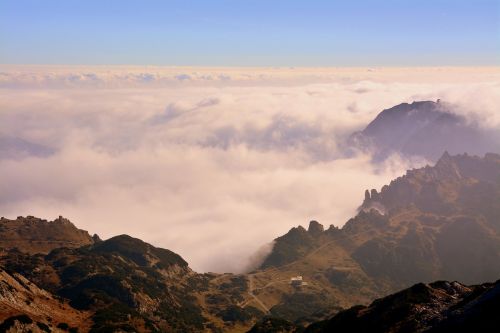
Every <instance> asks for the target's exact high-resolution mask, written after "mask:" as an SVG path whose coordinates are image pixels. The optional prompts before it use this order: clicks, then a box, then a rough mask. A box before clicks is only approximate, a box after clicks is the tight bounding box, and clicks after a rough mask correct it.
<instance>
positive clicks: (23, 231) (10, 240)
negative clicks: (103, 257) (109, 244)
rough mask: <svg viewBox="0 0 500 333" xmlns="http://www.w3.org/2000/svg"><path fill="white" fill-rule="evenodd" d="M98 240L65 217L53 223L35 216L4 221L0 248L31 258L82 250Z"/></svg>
mask: <svg viewBox="0 0 500 333" xmlns="http://www.w3.org/2000/svg"><path fill="white" fill-rule="evenodd" d="M95 239H98V236H97V235H94V238H93V237H91V236H90V235H89V233H88V232H87V231H85V230H81V229H78V228H77V227H75V225H74V224H72V223H71V222H70V221H69V220H68V219H65V218H64V217H62V216H59V217H58V218H57V219H55V220H54V221H50V222H49V221H47V220H43V219H40V218H36V217H33V216H26V217H23V216H19V217H18V218H17V219H15V220H10V219H7V218H4V217H2V218H1V219H0V248H3V249H4V250H9V249H14V248H15V249H17V250H19V251H21V252H25V253H30V254H35V253H45V254H47V253H49V252H50V251H52V250H53V249H56V248H60V247H68V248H78V247H81V246H84V245H90V244H94V242H95Z"/></svg>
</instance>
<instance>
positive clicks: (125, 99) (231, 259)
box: [0, 67, 500, 271]
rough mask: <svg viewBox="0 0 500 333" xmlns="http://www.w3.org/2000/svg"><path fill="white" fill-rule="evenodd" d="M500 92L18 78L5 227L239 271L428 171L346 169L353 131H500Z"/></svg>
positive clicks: (438, 83)
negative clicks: (58, 230)
mask: <svg viewBox="0 0 500 333" xmlns="http://www.w3.org/2000/svg"><path fill="white" fill-rule="evenodd" d="M499 78H500V74H499V71H498V69H496V68H489V69H484V68H479V69H478V68H431V69H425V68H412V69H394V68H393V69H384V68H377V69H366V68H364V69H262V68H260V69H218V68H102V67H88V68H78V67H27V68H17V67H3V68H0V87H1V88H0V104H1V105H2V108H1V109H2V110H1V111H0V140H2V141H1V142H2V143H3V146H2V145H0V148H1V149H2V150H3V152H2V156H1V157H0V186H1V192H0V215H2V216H8V217H15V216H17V215H28V214H30V215H36V216H40V217H45V218H53V217H55V216H57V215H64V216H66V217H68V218H70V219H71V220H72V221H74V222H75V223H76V224H77V225H78V226H79V227H81V228H84V229H87V230H89V231H90V232H96V233H98V234H99V235H101V236H102V237H105V238H106V237H110V236H113V235H116V234H121V233H128V234H131V235H133V236H136V237H140V238H142V239H144V240H146V241H148V242H151V243H153V244H155V245H157V246H162V247H165V248H169V249H171V250H173V251H176V252H178V253H179V254H181V255H182V256H183V257H184V258H185V259H186V260H188V262H189V263H190V264H191V266H192V267H193V268H195V269H197V270H200V271H240V270H242V269H244V268H245V267H247V265H248V260H250V258H251V257H252V254H253V253H255V251H257V250H258V249H259V248H261V247H262V246H263V245H265V244H268V243H269V242H271V241H272V239H273V238H275V237H277V236H279V235H281V234H283V233H284V232H286V231H287V230H288V229H289V228H290V227H292V226H295V225H298V224H302V225H306V224H307V222H308V221H309V220H311V219H316V220H319V221H320V222H322V223H323V224H326V225H329V224H334V225H337V226H340V225H342V224H343V223H345V222H346V220H347V219H348V218H349V217H351V216H352V215H353V214H354V213H355V210H356V208H357V207H358V205H359V204H360V203H361V201H362V198H363V194H364V189H366V188H380V187H381V186H382V185H383V184H386V183H387V182H389V181H390V180H391V179H392V178H394V177H396V176H399V175H400V174H401V173H403V172H404V170H405V169H406V168H408V167H411V166H415V163H413V164H412V163H410V162H408V161H405V160H403V159H401V158H399V157H397V156H395V157H394V158H392V159H390V160H388V161H387V162H386V163H385V164H384V165H378V166H374V165H372V164H371V163H370V156H366V155H358V156H356V157H351V158H346V157H344V155H343V154H342V151H341V150H340V148H339V147H340V145H339V144H340V142H341V141H342V139H343V138H345V137H346V136H347V135H349V134H350V133H351V132H352V131H355V130H358V129H360V128H362V127H364V126H365V125H366V124H367V123H368V122H369V121H370V120H371V119H372V118H373V117H375V115H376V114H377V113H378V112H380V111H381V110H382V109H384V108H388V107H391V106H393V105H395V104H399V103H401V102H411V101H413V100H420V99H437V98H441V99H443V100H447V101H449V102H451V103H454V104H456V105H457V110H458V112H461V113H464V114H466V115H467V116H469V117H470V118H471V119H472V118H474V119H477V120H479V121H480V122H481V123H483V124H484V126H489V127H495V126H498V125H499V124H500V116H499V114H498V112H497V111H496V110H497V105H499V102H500V97H499V96H498V93H497V91H498V89H499V88H500V85H499V82H500V81H499ZM20 142H21V143H20ZM7 146H8V147H7ZM7 148H8V154H7V153H4V152H7ZM421 163H425V161H420V162H418V163H417V164H421ZM252 260H253V259H252Z"/></svg>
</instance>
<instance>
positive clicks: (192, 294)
mask: <svg viewBox="0 0 500 333" xmlns="http://www.w3.org/2000/svg"><path fill="white" fill-rule="evenodd" d="M0 266H2V267H4V269H5V271H7V272H10V273H12V274H14V273H15V274H21V275H22V276H23V277H24V278H26V279H28V280H29V281H31V283H34V284H36V285H38V286H41V287H43V288H44V289H46V290H48V291H49V292H51V293H52V294H53V295H56V296H57V297H62V298H64V299H66V300H69V305H70V306H71V307H72V308H73V310H72V311H75V312H78V311H83V312H90V313H92V316H91V318H90V320H91V322H92V325H91V332H101V331H102V332H105V331H117V330H118V331H119V330H123V331H137V332H165V331H168V332H186V331H204V330H209V331H218V330H228V329H229V328H231V329H234V328H237V327H244V328H247V327H249V326H251V325H252V324H253V322H254V321H255V320H256V318H260V317H261V316H262V312H261V311H259V310H258V309H256V308H254V307H252V306H251V305H248V304H245V303H248V302H246V301H247V298H249V296H248V295H247V293H246V291H247V284H248V282H247V280H246V278H245V277H244V276H235V275H232V274H224V275H216V274H198V273H196V272H193V271H192V270H191V269H190V268H189V267H188V264H187V262H186V261H184V260H183V259H182V258H181V257H180V256H179V255H177V254H175V253H173V252H171V251H169V250H165V249H161V248H156V247H154V246H152V245H150V244H147V243H145V242H143V241H141V240H139V239H136V238H133V237H130V236H127V235H120V236H116V237H113V238H111V239H108V240H105V241H100V242H97V243H95V244H91V245H87V246H83V247H80V248H67V247H63V248H57V249H54V250H52V251H51V252H50V253H49V254H47V255H45V254H35V255H30V254H27V253H23V252H21V251H19V250H17V249H11V250H9V251H5V252H4V253H2V257H1V258H0ZM244 304H245V305H244ZM24 314H25V315H28V316H29V317H30V318H31V317H32V316H31V314H30V313H29V312H25V313H24Z"/></svg>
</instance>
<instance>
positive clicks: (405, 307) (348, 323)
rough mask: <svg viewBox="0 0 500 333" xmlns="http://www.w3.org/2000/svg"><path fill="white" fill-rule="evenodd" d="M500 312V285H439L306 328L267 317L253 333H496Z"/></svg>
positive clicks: (354, 309) (405, 292)
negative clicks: (278, 332)
mask: <svg viewBox="0 0 500 333" xmlns="http://www.w3.org/2000/svg"><path fill="white" fill-rule="evenodd" d="M499 308H500V281H497V282H495V283H485V284H481V285H473V286H466V285H463V284H461V283H458V282H446V281H438V282H433V283H430V284H424V283H419V284H416V285H413V286H412V287H410V288H407V289H404V290H401V291H399V292H397V293H395V294H392V295H389V296H386V297H384V298H380V299H377V300H375V301H373V302H372V303H371V304H370V305H369V306H363V305H357V306H354V307H352V308H350V309H347V310H344V311H341V312H339V313H338V314H337V315H335V316H334V317H332V318H331V319H328V320H325V321H321V322H317V323H314V324H312V325H309V326H308V327H307V328H306V329H304V328H302V327H300V326H297V325H294V324H292V323H290V322H287V321H284V320H276V319H270V318H267V319H264V320H262V321H261V322H259V323H257V324H256V325H255V326H254V327H253V328H252V329H251V330H250V331H249V332H273V331H274V332H277V331H278V330H279V331H280V332H290V333H292V332H304V333H324V332H325V333H326V332H336V333H337V332H338V333H343V332H359V333H365V332H366V333H368V332H369V333H387V332H391V333H403V332H427V333H445V332H446V333H447V332H454V333H461V332H464V333H465V332H497V331H498V327H500V317H499V316H498V315H499V314H500V310H499Z"/></svg>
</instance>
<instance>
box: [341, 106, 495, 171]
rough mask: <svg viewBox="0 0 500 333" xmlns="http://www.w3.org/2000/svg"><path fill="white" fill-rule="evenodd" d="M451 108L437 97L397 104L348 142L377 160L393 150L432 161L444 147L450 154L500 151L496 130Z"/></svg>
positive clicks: (478, 153) (482, 153)
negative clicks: (476, 122) (473, 120)
mask: <svg viewBox="0 0 500 333" xmlns="http://www.w3.org/2000/svg"><path fill="white" fill-rule="evenodd" d="M453 111H454V107H453V106H452V105H451V104H448V103H446V102H441V101H439V100H438V101H437V102H434V101H416V102H413V103H411V104H408V103H402V104H399V105H396V106H394V107H391V108H389V109H385V110H383V111H382V112H381V113H379V114H378V115H377V117H376V118H375V119H374V120H373V121H372V122H370V123H369V124H368V126H366V128H365V129H364V130H362V131H360V132H356V133H354V134H353V135H352V136H351V137H350V139H349V146H351V147H354V148H357V149H361V150H367V151H370V152H372V153H373V154H374V158H375V160H377V161H379V160H383V159H385V158H386V157H388V156H389V155H391V154H393V153H399V154H402V155H404V156H419V157H424V158H426V159H427V160H429V161H433V162H434V161H436V160H437V159H438V158H439V157H440V156H441V155H442V154H443V152H444V151H448V152H450V153H451V154H453V155H455V154H463V153H469V154H476V155H484V154H485V153H487V152H500V151H499V149H500V136H499V134H498V133H497V132H496V131H495V130H489V129H484V128H481V127H480V126H479V125H478V124H475V123H473V122H471V121H469V120H468V119H466V118H465V117H463V116H461V115H458V114H456V113H454V112H453Z"/></svg>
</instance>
